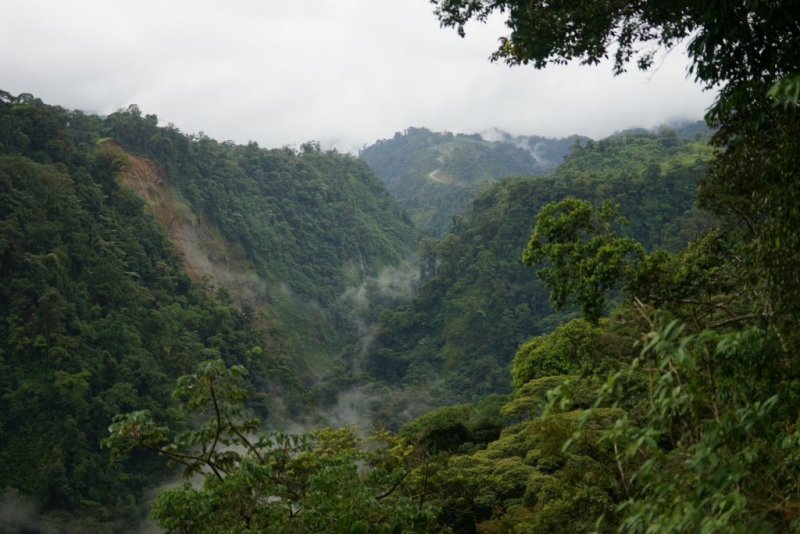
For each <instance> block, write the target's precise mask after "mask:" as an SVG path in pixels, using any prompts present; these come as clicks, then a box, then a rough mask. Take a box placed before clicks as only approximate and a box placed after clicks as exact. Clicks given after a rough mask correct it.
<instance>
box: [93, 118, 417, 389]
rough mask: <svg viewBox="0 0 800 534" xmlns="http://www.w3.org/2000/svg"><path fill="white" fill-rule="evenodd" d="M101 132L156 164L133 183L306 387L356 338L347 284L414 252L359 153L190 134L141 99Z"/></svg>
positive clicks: (410, 231)
mask: <svg viewBox="0 0 800 534" xmlns="http://www.w3.org/2000/svg"><path fill="white" fill-rule="evenodd" d="M101 131H102V132H103V134H104V135H108V136H113V138H114V139H115V140H116V141H117V142H118V143H119V144H120V145H121V146H122V147H124V148H125V149H126V150H127V151H128V152H129V153H131V154H136V156H135V158H134V160H133V161H140V162H143V161H144V158H146V159H147V160H149V161H151V162H152V164H155V165H157V167H158V169H159V170H160V173H158V176H159V178H158V179H157V180H155V181H154V180H152V179H151V180H146V182H147V183H146V184H145V185H140V186H136V184H137V183H138V182H137V179H136V178H135V177H134V176H133V175H131V177H130V178H129V179H128V181H129V183H130V184H131V185H133V186H136V189H137V190H138V191H140V193H141V194H142V195H143V197H144V198H148V199H149V200H150V201H151V202H152V203H153V205H154V209H155V211H156V213H157V214H158V213H159V211H160V210H161V209H162V208H159V202H162V201H164V202H166V203H168V204H170V205H171V206H172V207H171V208H167V209H166V210H165V214H164V215H162V216H159V218H160V220H161V223H162V226H163V227H164V228H165V229H166V230H167V231H168V233H169V234H170V235H171V238H172V239H173V241H174V242H175V243H176V245H177V246H178V247H179V249H181V250H182V252H183V253H184V257H185V259H186V263H187V265H188V266H189V267H190V270H191V271H194V272H196V273H197V274H198V275H200V276H208V277H210V280H211V282H212V283H213V284H216V285H220V286H222V287H225V288H226V289H227V290H228V291H229V293H230V294H231V296H232V297H233V298H234V300H235V301H236V302H239V303H241V304H242V305H244V306H246V307H252V308H255V309H257V310H259V311H260V312H262V313H263V314H264V316H265V317H266V318H267V319H268V323H269V326H270V328H271V329H272V330H273V331H275V332H277V333H279V334H280V335H281V336H282V337H283V340H284V344H285V347H284V352H285V353H286V354H289V355H291V359H292V361H293V365H294V366H295V367H296V369H298V370H299V371H300V372H301V374H302V375H304V376H305V377H306V378H305V380H306V382H307V384H309V385H313V384H314V383H316V382H318V381H319V380H320V379H321V378H322V377H323V376H324V375H325V374H326V373H327V372H328V370H329V368H330V365H331V364H332V363H334V362H335V361H336V360H337V356H338V354H339V353H340V352H341V351H342V350H343V349H344V348H345V347H346V346H347V345H348V344H350V343H353V342H354V341H355V337H356V336H357V335H358V331H357V329H356V328H355V325H354V324H353V322H352V321H351V320H350V318H349V314H350V312H349V309H348V307H347V305H346V303H344V302H343V301H342V299H341V296H342V295H343V294H344V293H345V292H346V290H347V288H348V287H351V286H354V285H358V284H360V283H361V282H362V281H364V280H365V278H367V277H370V276H376V275H378V273H379V272H380V271H381V269H383V268H385V267H388V266H390V265H395V264H398V263H400V262H401V261H402V260H403V259H404V258H406V257H407V256H409V255H410V254H411V253H412V252H413V251H414V250H415V249H416V243H417V239H418V237H417V233H416V230H415V229H414V228H413V225H412V224H411V222H410V221H408V220H407V219H404V217H403V215H402V213H401V211H400V210H399V209H398V207H397V206H396V205H395V204H394V203H393V201H392V200H391V198H390V196H389V194H388V193H387V192H386V189H385V188H384V187H383V185H382V184H381V183H380V182H379V181H378V180H377V179H376V178H375V177H374V175H373V174H372V173H371V172H370V170H369V168H368V167H367V166H366V165H365V164H364V163H363V162H360V161H359V160H357V159H356V158H353V157H352V156H349V155H345V154H339V153H336V152H335V151H331V152H322V151H321V150H320V149H319V146H318V145H317V144H315V143H306V144H304V145H303V146H302V147H301V148H300V150H294V149H291V148H282V149H273V150H266V149H261V148H259V147H258V146H257V145H256V144H255V143H250V144H248V145H246V146H237V145H234V144H233V143H220V142H217V141H214V140H212V139H209V138H208V137H206V136H204V135H202V134H200V135H198V136H187V135H184V134H182V133H181V132H180V131H179V130H178V129H177V128H174V127H172V126H169V127H166V128H162V127H158V126H157V119H155V118H153V117H152V116H144V117H143V116H142V114H141V112H140V111H139V110H138V108H136V107H135V106H131V107H130V108H128V109H127V110H124V111H120V112H117V113H115V114H112V115H111V116H109V117H108V118H107V119H106V120H105V122H104V124H103V125H102V127H101ZM136 158H139V159H136ZM134 168H136V165H134ZM159 184H160V185H159ZM150 190H153V191H155V192H157V193H158V194H151V193H150V192H149V191H150Z"/></svg>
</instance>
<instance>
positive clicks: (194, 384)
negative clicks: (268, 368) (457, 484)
mask: <svg viewBox="0 0 800 534" xmlns="http://www.w3.org/2000/svg"><path fill="white" fill-rule="evenodd" d="M243 372H244V369H243V368H242V367H239V366H233V367H226V366H225V364H224V362H222V361H221V360H211V361H207V362H203V363H201V364H200V365H199V366H198V368H197V370H196V372H195V373H194V374H191V375H186V376H183V377H181V379H180V380H179V381H178V387H177V389H176V390H175V396H177V397H178V398H180V399H181V408H182V409H183V410H185V411H187V412H190V413H196V414H197V415H200V416H205V417H207V419H206V420H205V422H204V423H203V424H202V425H201V426H200V427H199V429H197V430H189V431H184V432H182V433H179V434H177V435H175V436H174V437H173V438H170V432H169V429H168V428H167V427H165V426H160V425H157V424H156V423H155V422H154V420H153V418H152V417H151V415H150V414H149V413H148V412H146V411H137V412H132V413H128V414H125V415H118V416H117V417H115V420H114V423H113V424H112V425H111V427H110V428H109V432H110V437H108V438H107V439H106V440H105V441H104V444H105V445H106V446H108V447H110V448H111V449H112V450H113V451H114V453H115V454H118V455H119V454H123V455H124V454H128V453H129V452H130V451H131V450H132V449H134V448H144V449H147V450H151V451H154V452H156V453H158V454H159V455H161V456H164V457H166V458H167V459H169V460H170V461H171V462H174V463H177V464H180V465H182V466H184V474H185V475H186V477H187V478H188V477H192V476H195V477H198V478H202V487H201V488H195V487H193V486H192V484H190V483H188V482H187V483H184V484H183V485H182V486H180V487H177V488H175V489H171V490H167V491H164V492H162V493H160V494H159V496H158V498H157V499H156V502H155V503H154V507H153V510H152V517H153V518H155V519H156V520H157V521H158V522H159V525H160V526H162V527H163V528H164V529H165V531H166V532H168V533H173V532H175V533H180V532H198V533H201V532H205V533H217V532H219V533H222V532H242V533H247V532H276V533H279V532H354V533H355V532H363V533H367V532H374V533H395V532H432V531H434V530H436V516H437V511H436V509H435V508H434V507H433V506H432V505H431V504H430V503H426V502H425V501H424V498H421V499H418V500H414V499H412V498H411V497H410V496H409V495H408V494H407V492H405V491H404V488H403V485H404V484H405V481H406V479H407V477H408V473H409V471H410V470H411V468H412V467H413V465H414V464H415V463H417V460H415V458H416V456H417V455H415V454H414V449H413V447H412V446H411V445H409V444H408V443H406V442H405V441H404V440H402V439H400V438H399V437H397V436H393V435H391V434H389V433H387V432H376V433H374V434H372V435H371V436H369V437H367V438H359V437H357V436H356V435H355V434H354V432H353V431H352V430H350V429H346V428H345V429H339V430H322V431H316V432H312V433H309V434H305V435H299V436H298V435H287V434H282V433H271V434H259V433H258V426H259V424H258V420H256V419H244V418H243V415H244V411H243V408H244V404H243V401H244V396H245V391H244V389H243V388H242V382H241V376H242V374H243Z"/></svg>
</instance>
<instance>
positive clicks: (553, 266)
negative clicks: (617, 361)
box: [522, 197, 644, 324]
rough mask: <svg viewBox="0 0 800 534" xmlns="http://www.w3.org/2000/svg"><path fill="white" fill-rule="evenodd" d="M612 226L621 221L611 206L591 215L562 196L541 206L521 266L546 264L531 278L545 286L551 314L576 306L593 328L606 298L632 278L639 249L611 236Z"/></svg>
mask: <svg viewBox="0 0 800 534" xmlns="http://www.w3.org/2000/svg"><path fill="white" fill-rule="evenodd" d="M614 223H617V224H622V225H625V224H627V221H626V220H625V218H624V217H621V216H620V214H619V205H617V204H613V203H612V202H611V201H606V202H604V203H603V204H602V205H601V206H600V208H599V209H598V210H597V212H595V211H594V210H593V209H592V205H591V204H590V203H589V202H587V201H585V200H578V199H576V198H572V197H567V198H565V199H564V200H562V201H560V202H551V203H550V204H547V205H545V206H544V207H543V208H542V210H541V211H540V212H539V214H538V215H537V217H536V226H535V227H534V229H533V234H532V235H531V240H530V242H529V243H528V247H527V248H526V249H525V250H524V251H523V253H522V262H523V263H524V264H525V265H528V266H536V265H539V264H540V263H542V262H543V261H545V260H548V261H549V263H550V265H549V266H546V267H542V268H541V269H539V271H538V272H537V273H536V274H537V275H538V276H539V278H540V279H541V280H542V281H543V282H544V283H545V284H546V285H547V286H548V287H550V290H551V295H550V298H551V300H552V301H553V304H554V305H555V307H556V308H557V309H562V308H564V307H565V306H567V305H568V304H571V303H574V304H578V305H579V306H580V307H581V311H582V312H583V315H584V316H585V317H586V318H587V319H588V320H589V321H591V322H592V323H595V324H596V323H597V321H598V320H599V319H600V317H602V315H603V309H604V308H605V304H606V295H607V293H608V292H609V291H611V290H614V289H617V288H618V287H619V285H620V282H621V281H622V280H625V279H629V278H631V277H632V276H633V274H634V272H635V269H636V266H637V265H638V262H639V261H640V260H641V259H642V258H643V257H644V248H643V247H642V245H640V244H639V243H638V242H637V241H636V240H635V239H632V238H629V237H619V236H618V235H617V234H616V233H614V232H612V231H611V228H612V226H613V225H614Z"/></svg>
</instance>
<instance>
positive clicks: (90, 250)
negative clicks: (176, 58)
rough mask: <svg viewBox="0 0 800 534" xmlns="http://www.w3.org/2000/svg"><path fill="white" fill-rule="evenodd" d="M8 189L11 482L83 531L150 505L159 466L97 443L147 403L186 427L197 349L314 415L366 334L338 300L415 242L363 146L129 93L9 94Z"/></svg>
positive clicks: (279, 410) (2, 452) (1, 150)
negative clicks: (326, 145)
mask: <svg viewBox="0 0 800 534" xmlns="http://www.w3.org/2000/svg"><path fill="white" fill-rule="evenodd" d="M0 188H1V193H2V194H0V225H2V229H3V231H2V237H0V313H2V320H0V371H2V373H1V374H2V382H0V385H1V386H2V387H1V388H0V389H2V397H3V402H4V406H5V408H4V409H3V410H2V414H1V415H0V433H2V435H3V440H2V444H0V476H1V477H2V480H3V485H2V487H3V492H4V493H8V492H12V493H13V494H15V495H16V494H18V495H19V499H21V501H20V502H22V503H23V504H25V499H30V500H31V501H30V502H33V503H34V505H35V506H34V507H36V508H38V509H39V510H40V511H42V512H43V513H45V514H46V517H47V519H46V520H45V523H43V524H46V525H50V526H51V527H52V528H67V529H74V530H75V531H84V532H85V531H89V530H86V529H89V528H93V527H91V526H90V525H94V524H97V525H99V524H100V523H104V524H105V525H106V527H104V528H119V525H122V524H127V523H130V522H132V521H135V520H136V519H138V518H139V517H140V516H141V513H142V509H143V507H144V502H145V501H143V496H142V493H141V492H142V490H143V489H144V488H145V487H147V486H150V485H152V484H154V483H155V482H156V481H158V480H159V478H160V477H163V476H164V474H165V473H166V471H165V470H164V466H163V464H161V463H159V462H154V461H153V458H152V457H151V456H150V455H145V454H136V455H134V456H132V457H131V458H130V459H128V460H125V461H114V462H110V461H109V457H108V454H107V452H105V451H101V449H100V440H101V439H103V438H104V437H105V436H107V434H108V432H107V427H108V424H109V421H110V420H111V418H112V417H113V415H114V414H116V413H121V412H125V411H128V410H131V409H134V408H137V409H147V410H149V411H150V412H151V413H152V414H153V416H154V417H156V418H157V419H159V420H161V421H164V422H169V423H170V424H171V426H173V427H176V428H181V426H182V425H185V423H186V421H185V419H184V416H183V415H181V414H179V413H178V412H177V411H176V410H175V405H174V401H173V400H172V398H171V396H170V392H171V391H172V388H173V385H174V381H175V379H176V378H177V377H178V376H180V375H182V374H186V373H188V372H190V371H191V370H192V369H193V368H194V366H195V365H196V364H197V363H198V362H200V361H202V360H206V359H209V358H221V359H222V360H223V361H225V362H226V363H227V364H228V365H231V364H246V365H247V367H248V369H249V370H250V374H249V379H248V383H247V386H246V387H247V389H248V390H250V391H251V392H252V393H253V394H252V395H251V400H250V402H249V408H250V409H251V410H254V411H255V413H257V414H258V415H259V416H260V417H261V418H263V419H266V420H270V421H272V422H273V423H276V424H282V425H286V424H289V423H292V424H294V423H297V422H299V421H300V420H302V419H303V417H309V416H313V414H314V410H315V408H316V406H317V405H318V399H317V393H316V390H315V384H316V383H317V382H318V381H320V380H321V379H322V378H323V377H324V376H325V375H326V373H328V370H329V369H330V368H332V367H334V368H337V367H338V366H340V364H338V363H337V362H338V361H339V358H338V355H339V352H340V351H341V350H342V349H343V348H344V347H345V346H347V345H348V344H352V343H356V342H357V341H358V331H357V329H356V326H355V325H354V324H353V323H352V317H350V315H349V308H348V305H347V303H346V302H345V301H344V300H342V299H341V298H340V297H341V296H342V294H343V293H344V292H345V290H346V289H347V288H348V287H352V286H357V285H358V284H360V283H362V282H363V281H364V280H365V279H366V278H367V277H369V276H371V275H377V274H378V273H379V271H380V270H381V268H382V267H385V266H388V265H397V264H398V263H400V262H401V260H403V259H404V258H405V257H406V256H407V255H408V254H410V253H411V252H412V251H413V250H414V249H415V248H416V241H417V235H416V232H415V230H414V229H413V227H412V226H411V225H410V223H408V222H407V221H405V220H404V219H403V218H402V215H401V213H400V211H399V209H398V208H397V207H396V206H395V205H394V203H393V202H392V201H391V200H390V198H389V195H388V193H387V192H386V190H385V189H384V187H383V186H382V184H381V183H380V182H379V181H378V180H377V179H376V178H375V177H374V176H373V175H372V173H371V172H370V171H369V169H368V168H367V167H366V165H365V164H363V163H362V162H360V161H358V160H357V159H356V158H354V157H351V156H348V155H342V154H337V153H334V152H327V153H324V152H322V151H320V150H319V147H318V146H317V145H315V144H313V143H309V144H307V145H303V146H302V147H301V149H300V150H299V151H298V150H294V149H290V148H285V149H277V150H263V149H260V148H258V147H257V146H256V145H255V144H250V145H248V146H237V145H235V144H233V143H230V142H228V143H219V142H217V141H213V140H211V139H209V138H208V137H206V136H204V135H202V134H201V135H198V136H187V135H184V134H182V133H181V132H180V131H179V130H178V129H177V128H175V127H172V126H169V127H166V128H164V127H159V126H158V124H157V119H156V118H155V117H154V116H151V115H145V116H143V115H142V114H141V113H140V112H139V110H138V108H136V107H135V106H131V107H130V108H128V109H127V110H125V111H120V112H118V113H115V114H112V115H110V116H108V117H105V118H100V117H97V116H93V115H86V114H84V113H82V112H80V111H70V110H66V109H63V108H60V107H57V106H49V105H46V104H44V103H43V102H42V101H41V100H39V99H37V98H35V97H33V96H31V95H20V96H17V97H14V96H12V95H9V94H7V93H0ZM137 194H138V196H137ZM140 197H141V198H140ZM142 199H144V200H142ZM159 223H160V224H159ZM170 238H172V242H170ZM176 248H177V249H178V251H179V252H181V253H182V254H183V255H182V256H180V255H179V254H178V253H176ZM186 269H188V271H189V274H187V271H186ZM12 493H9V495H12ZM17 498H18V497H9V499H12V502H17V501H15V500H14V499H17ZM30 502H28V503H27V504H25V505H26V506H27V505H29V504H30ZM114 524H118V527H113V525H114ZM56 525H62V526H61V527H57V526H56ZM48 528H49V527H48ZM98 528H99V527H98Z"/></svg>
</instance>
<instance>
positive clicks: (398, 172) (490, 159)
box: [359, 128, 575, 238]
mask: <svg viewBox="0 0 800 534" xmlns="http://www.w3.org/2000/svg"><path fill="white" fill-rule="evenodd" d="M530 141H531V142H533V143H535V144H534V148H531V147H528V149H525V148H521V147H520V146H518V145H523V146H524V144H523V143H522V142H521V141H519V142H515V143H513V144H512V143H511V142H488V141H484V140H483V139H481V136H480V135H477V134H475V135H463V134H458V135H453V134H451V133H449V132H441V133H437V132H431V131H430V130H427V129H426V128H409V129H407V130H405V131H404V132H403V133H402V134H401V133H399V132H398V133H397V134H395V136H394V137H393V138H392V139H383V140H379V141H377V142H376V143H375V144H373V145H371V146H368V147H366V148H364V149H363V150H362V151H361V152H360V154H359V158H361V159H362V160H364V161H365V162H366V163H367V164H368V165H369V166H370V167H371V168H372V170H373V171H374V172H375V175H376V176H377V177H378V178H380V179H381V181H383V183H384V184H386V187H387V188H388V189H389V192H390V193H391V194H392V196H393V197H394V198H395V199H396V201H397V203H398V204H399V205H400V207H402V208H403V209H404V210H405V211H406V212H407V213H408V214H409V216H410V218H411V219H412V220H413V221H414V223H415V224H416V225H417V227H418V228H419V229H420V230H421V231H423V232H424V233H426V234H428V235H430V236H433V237H437V238H438V237H442V235H444V233H445V232H446V231H447V230H448V229H449V228H450V225H451V223H452V219H453V217H454V216H456V215H459V214H461V213H462V212H463V211H465V210H466V208H467V207H468V205H469V201H470V200H471V199H472V197H473V196H474V195H475V193H476V192H477V191H478V190H479V189H480V187H481V186H482V185H483V184H485V183H486V182H487V181H490V180H496V179H499V178H503V177H506V176H533V175H538V174H544V173H545V172H546V171H549V170H552V167H553V165H550V164H546V163H545V164H542V163H540V161H539V160H538V159H537V158H536V157H534V155H533V150H534V149H535V148H536V149H539V150H540V151H541V152H547V151H548V150H549V152H548V153H547V155H548V157H553V158H555V159H556V160H557V161H560V160H561V158H563V156H564V154H566V153H567V151H568V150H569V148H570V147H571V146H572V145H573V144H574V142H575V141H574V140H571V142H570V141H569V140H553V139H544V138H536V139H535V140H533V139H532V140H530ZM550 152H554V153H555V154H550Z"/></svg>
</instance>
